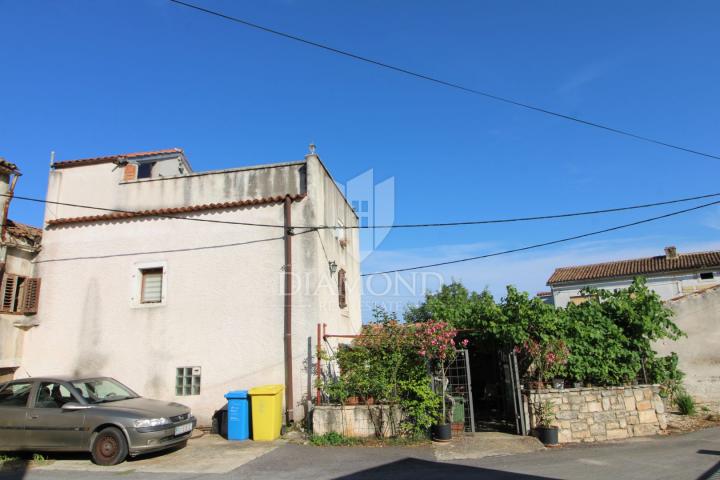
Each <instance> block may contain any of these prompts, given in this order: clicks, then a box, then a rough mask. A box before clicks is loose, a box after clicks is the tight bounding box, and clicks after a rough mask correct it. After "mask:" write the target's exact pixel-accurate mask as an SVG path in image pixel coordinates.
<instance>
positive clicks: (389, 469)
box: [336, 458, 550, 480]
mask: <svg viewBox="0 0 720 480" xmlns="http://www.w3.org/2000/svg"><path fill="white" fill-rule="evenodd" d="M382 478H391V479H393V480H417V479H418V478H422V479H424V480H425V479H447V478H452V479H453V480H463V479H470V478H472V479H479V480H510V479H515V480H550V479H549V477H539V476H537V475H525V474H522V473H512V472H501V471H499V470H491V469H489V468H479V467H468V466H465V465H456V464H453V463H442V462H432V461H429V460H420V459H417V458H405V459H403V460H398V461H397V462H392V463H387V464H385V465H381V466H379V467H375V468H369V469H367V470H362V471H359V472H355V473H352V474H350V475H344V476H342V477H337V479H336V480H361V479H382Z"/></svg>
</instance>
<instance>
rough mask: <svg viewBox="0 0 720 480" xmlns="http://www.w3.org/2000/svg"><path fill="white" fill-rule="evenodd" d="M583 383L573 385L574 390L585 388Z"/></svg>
mask: <svg viewBox="0 0 720 480" xmlns="http://www.w3.org/2000/svg"><path fill="white" fill-rule="evenodd" d="M583 385H584V384H583V382H575V383H573V388H583Z"/></svg>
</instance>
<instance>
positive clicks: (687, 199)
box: [0, 192, 720, 233]
mask: <svg viewBox="0 0 720 480" xmlns="http://www.w3.org/2000/svg"><path fill="white" fill-rule="evenodd" d="M0 196H3V197H10V198H14V199H17V200H25V201H30V202H36V203H46V204H51V205H61V206H66V207H74V208H85V209H90V210H100V211H106V212H114V213H125V214H132V215H135V214H138V213H142V212H133V211H131V210H119V209H112V208H104V207H97V206H92V205H84V204H77V203H66V202H56V201H52V200H43V199H41V198H33V197H23V196H19V195H10V194H7V193H1V194H0ZM719 196H720V192H718V193H709V194H705V195H697V196H694V197H685V198H678V199H674V200H665V201H661V202H654V203H644V204H639V205H630V206H625V207H616V208H606V209H601V210H588V211H582V212H568V213H560V214H555V215H539V216H531V217H515V218H499V219H487V220H470V221H461V222H447V223H407V224H398V225H366V226H360V225H354V226H347V225H344V226H339V225H338V226H332V225H293V226H291V228H304V229H308V230H323V229H346V230H348V229H380V228H423V227H426V228H430V227H451V226H461V225H483V224H494V223H513V222H528V221H539V220H552V219H559V218H571V217H580V216H589V215H600V214H605V213H613V212H622V211H628V210H637V209H643V208H651V207H659V206H663V205H672V204H676V203H684V202H690V201H693V200H702V199H706V198H713V197H719ZM148 216H151V217H159V218H168V219H174V220H190V221H196V222H209V223H221V224H230V225H244V226H252V227H273V228H285V226H284V225H276V224H265V223H250V222H234V221H230V220H213V219H206V218H196V217H183V216H176V215H166V214H152V215H148ZM121 220H122V219H121ZM302 233H304V232H302Z"/></svg>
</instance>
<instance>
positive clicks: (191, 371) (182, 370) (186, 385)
mask: <svg viewBox="0 0 720 480" xmlns="http://www.w3.org/2000/svg"><path fill="white" fill-rule="evenodd" d="M200 374H201V369H200V367H178V368H177V369H175V395H179V396H186V395H200Z"/></svg>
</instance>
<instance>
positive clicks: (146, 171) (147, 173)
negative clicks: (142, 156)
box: [137, 162, 155, 178]
mask: <svg viewBox="0 0 720 480" xmlns="http://www.w3.org/2000/svg"><path fill="white" fill-rule="evenodd" d="M154 166H155V162H145V163H141V164H139V165H138V170H137V178H150V177H152V168H153V167H154Z"/></svg>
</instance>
